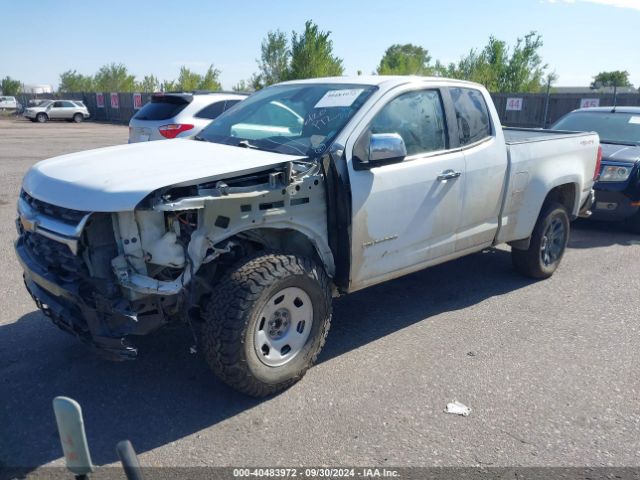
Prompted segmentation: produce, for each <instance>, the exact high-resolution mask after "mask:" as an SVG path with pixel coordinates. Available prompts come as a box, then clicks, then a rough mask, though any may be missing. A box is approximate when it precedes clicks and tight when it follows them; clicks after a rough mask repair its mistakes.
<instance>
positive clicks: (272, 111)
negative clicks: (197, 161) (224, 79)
mask: <svg viewBox="0 0 640 480" xmlns="http://www.w3.org/2000/svg"><path fill="white" fill-rule="evenodd" d="M376 88H377V87H374V86H370V85H350V84H334V83H325V84H308V83H305V84H300V83H299V84H293V85H275V86H272V87H269V88H265V89H264V90H260V91H259V92H257V93H255V94H253V95H252V96H250V97H249V98H248V99H246V100H244V101H243V102H240V103H238V104H237V105H235V106H234V107H233V108H232V109H231V110H229V111H227V112H225V113H223V114H222V115H220V116H219V117H218V118H217V119H216V120H214V121H213V122H212V123H210V124H209V126H208V127H206V128H205V129H204V130H203V131H202V132H201V133H200V135H199V136H198V137H197V138H198V139H201V140H206V141H209V142H215V143H224V144H227V145H239V146H243V147H248V148H257V149H260V150H268V151H272V152H278V153H288V154H292V155H304V156H307V157H316V156H319V155H322V153H323V152H324V151H325V150H326V149H327V147H328V146H329V145H330V144H331V142H332V141H333V139H334V138H335V137H336V135H337V134H338V133H339V132H340V130H342V128H343V127H344V126H345V125H346V124H347V122H348V121H349V119H351V117H353V115H354V114H355V113H356V112H357V111H358V109H359V108H360V107H361V106H362V105H363V104H364V102H365V101H366V100H367V99H368V98H369V96H370V95H371V93H373V91H375V90H376Z"/></svg>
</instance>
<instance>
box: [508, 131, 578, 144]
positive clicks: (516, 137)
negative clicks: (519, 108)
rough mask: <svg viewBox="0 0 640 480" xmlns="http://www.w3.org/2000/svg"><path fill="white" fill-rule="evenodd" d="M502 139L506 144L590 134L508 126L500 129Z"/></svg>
mask: <svg viewBox="0 0 640 480" xmlns="http://www.w3.org/2000/svg"><path fill="white" fill-rule="evenodd" d="M502 131H503V132H504V141H505V143H506V144H507V145H515V144H518V143H530V142H541V141H545V140H556V139H559V138H566V137H575V136H581V135H591V133H590V132H570V131H566V130H546V129H543V128H509V127H505V128H503V129H502Z"/></svg>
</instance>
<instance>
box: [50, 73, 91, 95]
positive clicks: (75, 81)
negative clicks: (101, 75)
mask: <svg viewBox="0 0 640 480" xmlns="http://www.w3.org/2000/svg"><path fill="white" fill-rule="evenodd" d="M58 91H59V92H62V93H69V92H93V91H95V84H94V81H93V77H92V76H91V75H82V74H81V73H78V72H76V71H75V70H67V71H66V72H62V73H61V74H60V85H59V86H58Z"/></svg>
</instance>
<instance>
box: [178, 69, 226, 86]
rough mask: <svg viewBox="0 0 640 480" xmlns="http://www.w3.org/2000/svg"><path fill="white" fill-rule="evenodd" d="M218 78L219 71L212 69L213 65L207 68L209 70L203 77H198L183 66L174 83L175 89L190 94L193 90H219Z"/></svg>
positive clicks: (198, 75) (197, 74)
mask: <svg viewBox="0 0 640 480" xmlns="http://www.w3.org/2000/svg"><path fill="white" fill-rule="evenodd" d="M219 76H220V70H216V69H215V68H213V65H210V66H209V69H208V70H207V72H206V73H205V74H204V75H200V74H199V73H196V72H194V71H192V70H190V69H188V68H187V67H185V66H182V67H181V68H180V74H179V75H178V80H177V81H176V82H175V85H174V86H175V88H174V89H177V90H182V91H183V92H191V91H194V90H220V89H221V85H220V81H219V80H218V79H219Z"/></svg>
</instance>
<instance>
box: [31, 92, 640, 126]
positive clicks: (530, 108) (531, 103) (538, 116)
mask: <svg viewBox="0 0 640 480" xmlns="http://www.w3.org/2000/svg"><path fill="white" fill-rule="evenodd" d="M98 95H99V94H96V93H65V94H39V95H33V94H21V95H18V98H19V101H20V103H21V104H22V105H23V106H25V107H27V106H28V105H29V101H30V100H33V99H36V98H37V99H42V98H68V99H71V100H82V101H83V102H84V104H85V105H86V106H87V108H88V109H89V112H90V113H91V118H92V119H93V120H97V121H101V122H110V123H124V124H127V123H129V120H130V119H131V117H132V116H133V115H134V114H135V112H136V110H135V109H134V105H133V96H134V94H133V93H117V94H115V95H116V96H117V103H116V102H115V101H114V102H112V99H111V95H112V94H111V93H109V92H105V93H102V95H103V97H102V98H103V100H104V104H103V106H102V107H98ZM491 96H492V97H493V101H494V103H495V105H496V109H497V110H498V115H499V116H500V121H501V122H502V124H503V125H505V126H510V127H545V126H549V125H550V124H552V123H553V122H555V121H556V120H558V119H559V118H560V117H561V116H562V115H564V114H566V113H568V112H570V111H572V110H575V109H576V108H580V107H581V106H583V104H584V103H585V102H586V103H588V104H589V105H590V106H595V105H596V104H597V105H599V106H602V107H604V106H611V105H613V95H612V94H596V93H594V94H573V93H552V94H550V95H549V96H548V100H547V95H546V94H545V93H492V94H491ZM150 98H151V94H150V93H142V94H141V101H142V103H141V104H142V105H144V104H145V103H147V102H148V101H149V99H150ZM547 101H548V108H545V106H546V105H547ZM116 104H117V108H116V107H115V106H114V105H116ZM617 104H618V106H623V105H625V106H632V105H633V106H640V94H638V93H620V94H618V96H617ZM508 107H509V108H508ZM545 110H546V111H547V118H546V119H545V118H544V116H545Z"/></svg>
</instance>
